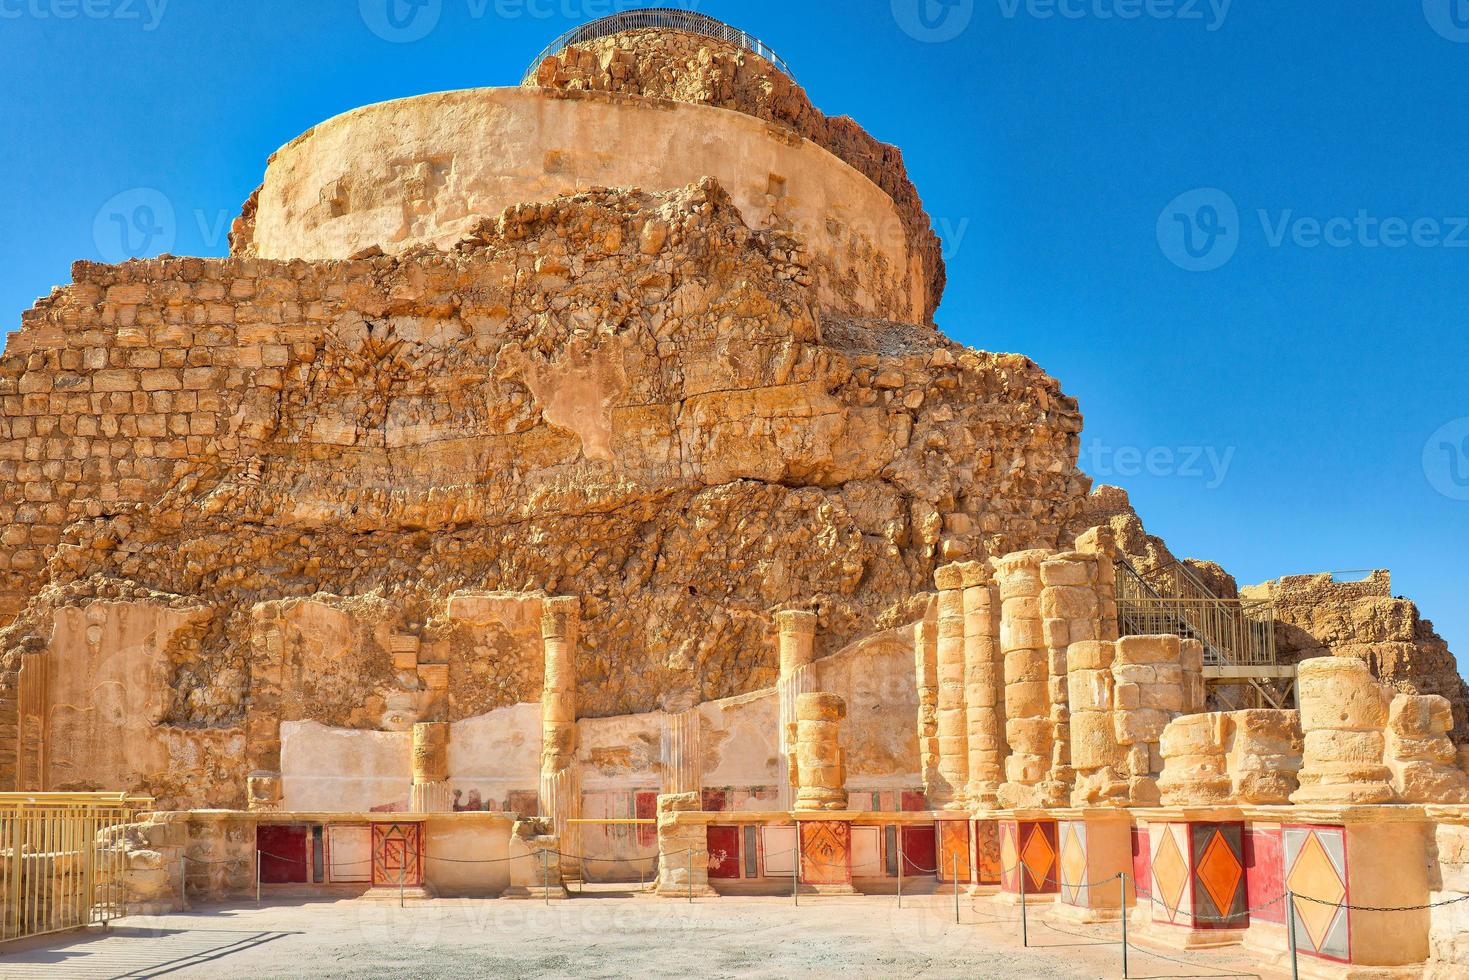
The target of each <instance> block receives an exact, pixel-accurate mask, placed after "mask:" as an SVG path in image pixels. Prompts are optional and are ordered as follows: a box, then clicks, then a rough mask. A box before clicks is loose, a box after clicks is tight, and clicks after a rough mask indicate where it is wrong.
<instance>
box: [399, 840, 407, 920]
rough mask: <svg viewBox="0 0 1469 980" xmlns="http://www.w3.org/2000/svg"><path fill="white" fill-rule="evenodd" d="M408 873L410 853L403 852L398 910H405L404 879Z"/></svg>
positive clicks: (400, 866) (400, 865)
mask: <svg viewBox="0 0 1469 980" xmlns="http://www.w3.org/2000/svg"><path fill="white" fill-rule="evenodd" d="M407 873H408V852H407V850H406V849H405V850H404V852H403V860H401V861H399V862H398V908H400V909H401V908H403V878H404V876H405V875H406V874H407Z"/></svg>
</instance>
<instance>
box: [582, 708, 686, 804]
mask: <svg viewBox="0 0 1469 980" xmlns="http://www.w3.org/2000/svg"><path fill="white" fill-rule="evenodd" d="M663 719H664V715H663V712H661V711H652V712H647V713H644V714H639V715H618V716H616V717H613V718H582V719H579V720H578V721H577V723H576V761H577V763H578V764H579V765H580V766H581V788H582V791H583V792H587V791H589V790H591V791H596V790H633V789H647V788H650V787H651V788H654V789H658V790H659V791H660V792H661V791H662V787H663V785H664V779H663V765H662V762H663V760H662V759H661V757H660V747H661V745H662V739H663Z"/></svg>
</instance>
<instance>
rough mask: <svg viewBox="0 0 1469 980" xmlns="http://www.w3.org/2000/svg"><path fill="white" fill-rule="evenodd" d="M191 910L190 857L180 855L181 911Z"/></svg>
mask: <svg viewBox="0 0 1469 980" xmlns="http://www.w3.org/2000/svg"><path fill="white" fill-rule="evenodd" d="M188 910H189V859H188V857H187V856H185V855H183V854H180V855H179V911H180V912H187V911H188Z"/></svg>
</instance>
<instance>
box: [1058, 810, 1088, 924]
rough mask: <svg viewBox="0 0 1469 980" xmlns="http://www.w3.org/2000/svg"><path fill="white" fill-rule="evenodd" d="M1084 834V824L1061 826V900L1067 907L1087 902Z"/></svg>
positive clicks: (1068, 822) (1070, 822)
mask: <svg viewBox="0 0 1469 980" xmlns="http://www.w3.org/2000/svg"><path fill="white" fill-rule="evenodd" d="M1085 833H1086V829H1085V825H1084V824H1081V823H1078V822H1075V821H1067V822H1066V823H1063V824H1061V900H1062V901H1064V902H1066V903H1067V904H1069V905H1083V906H1084V905H1086V902H1087V888H1086V844H1085V843H1084V842H1083V835H1084V834H1085Z"/></svg>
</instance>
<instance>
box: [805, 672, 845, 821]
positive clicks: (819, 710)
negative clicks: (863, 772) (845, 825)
mask: <svg viewBox="0 0 1469 980" xmlns="http://www.w3.org/2000/svg"><path fill="white" fill-rule="evenodd" d="M846 717H847V702H845V701H843V700H842V699H841V698H840V697H838V696H837V695H835V694H803V695H801V696H800V697H799V698H797V699H796V809H797V810H845V809H846V808H847V766H846V759H845V757H844V754H843V751H842V740H841V734H842V733H841V723H842V719H844V718H846Z"/></svg>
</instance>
